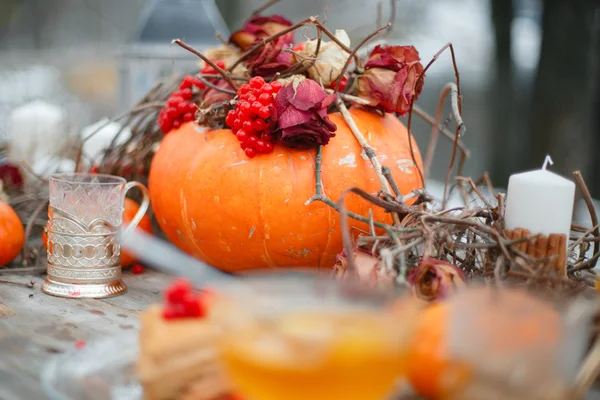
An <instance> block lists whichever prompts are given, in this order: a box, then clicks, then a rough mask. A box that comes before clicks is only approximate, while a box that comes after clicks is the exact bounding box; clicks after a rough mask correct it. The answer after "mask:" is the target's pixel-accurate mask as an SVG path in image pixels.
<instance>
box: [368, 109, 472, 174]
mask: <svg viewBox="0 0 600 400" xmlns="http://www.w3.org/2000/svg"><path fill="white" fill-rule="evenodd" d="M367 104H368V103H367ZM413 111H414V113H415V114H416V115H417V116H418V117H420V118H421V119H422V120H423V121H425V122H427V123H428V124H429V125H431V126H434V125H436V120H435V119H434V118H433V117H432V116H431V115H429V114H428V113H427V112H426V111H425V110H423V109H422V108H421V107H419V106H418V105H417V104H415V105H414V108H413ZM437 131H438V132H441V133H442V134H443V135H444V136H445V137H447V138H448V139H450V140H452V141H454V134H453V133H452V132H450V131H449V130H448V129H446V128H445V127H444V126H443V125H441V124H440V125H437ZM457 145H458V148H459V149H460V150H461V151H462V152H463V154H464V155H465V157H466V158H470V157H471V152H470V151H469V149H468V148H467V146H466V145H465V144H464V143H463V142H462V140H460V139H458V142H457ZM428 153H429V151H428ZM431 158H432V159H433V156H431ZM426 162H427V157H426ZM430 164H431V162H430Z"/></svg>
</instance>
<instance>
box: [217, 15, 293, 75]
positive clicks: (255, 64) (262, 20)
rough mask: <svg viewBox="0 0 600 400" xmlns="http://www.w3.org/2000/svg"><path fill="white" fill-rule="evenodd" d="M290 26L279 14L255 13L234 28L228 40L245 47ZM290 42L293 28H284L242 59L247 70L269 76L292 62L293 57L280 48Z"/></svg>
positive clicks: (283, 47) (284, 47)
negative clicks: (279, 34) (281, 33)
mask: <svg viewBox="0 0 600 400" xmlns="http://www.w3.org/2000/svg"><path fill="white" fill-rule="evenodd" d="M290 26H292V23H291V22H290V21H288V20H287V19H285V18H283V17H281V16H279V15H272V16H270V17H262V16H256V17H252V18H250V19H249V20H248V21H247V22H246V24H245V25H244V28H242V29H241V30H239V31H237V32H234V33H233V34H232V35H231V37H230V38H229V41H230V42H231V43H234V44H235V45H236V46H238V47H239V48H240V49H241V50H242V51H246V50H248V49H249V48H251V47H252V46H253V45H254V44H256V43H258V42H260V41H261V40H263V39H265V38H268V37H270V36H273V35H274V34H276V33H279V32H281V31H282V30H284V29H286V28H288V27H290ZM293 44H294V32H288V33H286V34H284V35H281V36H280V37H278V38H277V39H275V40H273V41H271V42H269V43H267V44H265V45H264V46H262V47H261V48H260V49H258V50H256V51H255V52H254V53H253V54H252V55H251V56H250V57H249V58H248V59H247V60H246V62H245V63H246V66H247V67H248V70H249V72H250V74H252V75H255V76H269V75H273V74H275V73H277V72H281V71H283V70H285V69H287V68H289V67H290V66H291V65H292V64H293V62H294V57H293V55H292V54H291V53H289V52H284V51H283V50H284V49H286V48H290V47H291V46H292V45H293Z"/></svg>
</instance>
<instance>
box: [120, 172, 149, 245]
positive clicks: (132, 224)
mask: <svg viewBox="0 0 600 400" xmlns="http://www.w3.org/2000/svg"><path fill="white" fill-rule="evenodd" d="M134 187H137V188H139V189H140V191H141V192H142V196H143V199H142V204H140V208H139V209H138V212H137V213H136V214H135V217H133V219H132V220H131V222H130V223H129V225H127V227H126V228H125V230H124V231H123V234H126V233H127V232H129V231H130V230H132V229H135V227H136V226H138V224H139V223H140V221H141V220H142V218H144V215H145V214H146V211H148V207H149V206H150V197H148V189H147V188H146V186H144V184H143V183H140V182H136V181H131V182H127V185H125V194H127V192H128V191H129V190H130V189H133V188H134Z"/></svg>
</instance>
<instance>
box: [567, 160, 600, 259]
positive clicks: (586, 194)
mask: <svg viewBox="0 0 600 400" xmlns="http://www.w3.org/2000/svg"><path fill="white" fill-rule="evenodd" d="M573 177H574V178H575V182H576V183H577V186H578V187H579V190H580V191H581V195H582V196H583V200H584V201H585V204H586V205H587V208H588V210H589V212H590V218H591V219H592V225H593V226H594V228H595V229H594V230H593V233H594V236H595V237H600V231H599V226H598V214H597V213H596V207H594V201H593V200H592V196H591V194H590V191H589V190H588V188H587V185H586V184H585V181H584V180H583V176H582V175H581V172H580V171H575V172H573ZM599 250H600V242H594V256H592V257H591V258H590V259H589V260H588V261H586V262H584V263H582V264H581V265H579V266H577V270H581V269H585V268H594V267H595V266H596V262H597V261H598V257H599V256H598V254H600V253H599Z"/></svg>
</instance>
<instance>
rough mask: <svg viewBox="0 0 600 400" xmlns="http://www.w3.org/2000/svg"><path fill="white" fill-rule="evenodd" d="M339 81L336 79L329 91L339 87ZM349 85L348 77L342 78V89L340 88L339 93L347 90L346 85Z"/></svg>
mask: <svg viewBox="0 0 600 400" xmlns="http://www.w3.org/2000/svg"><path fill="white" fill-rule="evenodd" d="M338 80H339V79H336V80H335V81H333V82H331V85H329V89H335V86H336V85H337V83H338ZM347 84H348V78H347V77H346V76H342V81H341V82H340V87H339V89H338V90H339V91H340V92H341V91H342V90H344V89H345V88H346V85H347Z"/></svg>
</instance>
